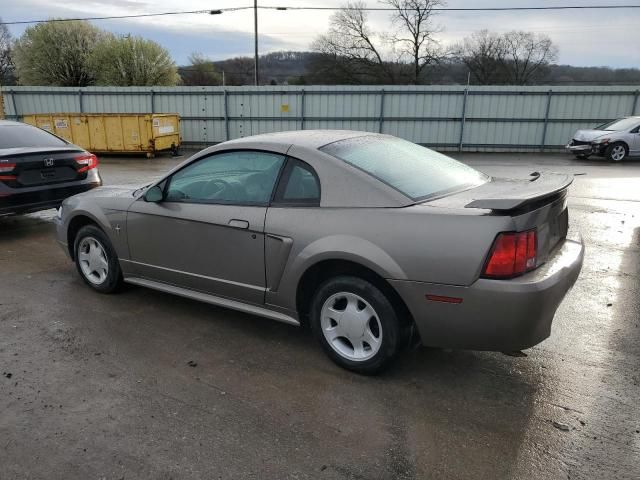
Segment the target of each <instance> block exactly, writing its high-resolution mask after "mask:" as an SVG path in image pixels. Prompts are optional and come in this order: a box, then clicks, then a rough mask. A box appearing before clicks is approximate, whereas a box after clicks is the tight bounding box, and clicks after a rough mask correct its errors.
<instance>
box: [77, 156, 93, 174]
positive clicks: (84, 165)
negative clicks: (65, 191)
mask: <svg viewBox="0 0 640 480" xmlns="http://www.w3.org/2000/svg"><path fill="white" fill-rule="evenodd" d="M75 160H76V163H77V164H78V165H80V168H79V169H78V173H82V172H86V171H88V170H91V169H92V168H96V167H97V166H98V157H96V156H95V155H94V154H93V153H85V154H83V155H78V156H77V157H75Z"/></svg>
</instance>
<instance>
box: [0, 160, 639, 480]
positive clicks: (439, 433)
mask: <svg viewBox="0 0 640 480" xmlns="http://www.w3.org/2000/svg"><path fill="white" fill-rule="evenodd" d="M454 156H457V157H458V158H460V159H462V160H463V161H465V162H467V163H469V164H470V165H472V166H474V167H476V168H478V169H480V170H482V171H485V172H487V173H489V174H491V175H496V176H527V175H529V174H530V173H531V172H534V171H559V172H568V173H573V174H575V175H576V177H575V182H574V185H573V186H572V187H571V191H570V198H569V206H570V235H577V234H581V235H582V236H583V238H584V241H585V243H586V258H585V263H584V268H583V271H582V273H581V275H580V278H579V279H578V282H577V283H576V285H575V287H574V289H573V290H572V291H571V292H570V293H569V295H568V297H567V298H566V299H565V301H564V302H563V304H562V305H561V307H560V309H559V311H558V313H557V315H556V318H555V321H554V324H553V328H552V334H551V337H550V338H549V339H547V340H546V341H544V342H543V343H541V344H540V345H538V346H536V347H534V348H531V349H529V350H527V351H526V352H525V353H526V354H527V356H526V357H512V356H506V355H504V354H501V353H492V352H472V351H455V350H442V349H427V348H418V349H416V350H414V351H411V352H409V353H407V354H406V355H404V356H403V357H402V358H401V359H400V361H399V362H398V363H397V364H396V365H395V366H394V367H393V368H391V369H390V370H389V371H388V372H386V373H385V374H384V375H382V376H378V377H362V376H358V375H355V374H353V373H349V372H347V371H344V370H341V369H340V368H338V367H336V366H335V365H333V364H332V363H331V362H330V361H329V360H328V359H327V358H326V357H325V355H324V354H323V353H322V351H321V349H320V348H319V346H318V345H316V343H315V342H314V340H313V338H312V336H311V334H310V333H309V332H308V331H306V330H304V329H299V328H295V327H292V326H288V325H285V324H280V323H277V322H273V321H269V320H265V319H262V318H258V317H254V316H250V315H246V314H242V313H237V312H233V311H230V310H225V309H222V308H216V307H213V306H210V305H206V304H202V303H198V302H195V301H191V300H187V299H183V298H178V297H175V296H171V295H168V294H163V293H159V292H155V291H151V290H147V289H144V288H136V287H128V288H126V289H125V291H124V292H123V293H121V294H118V295H100V294H97V293H94V292H93V291H91V290H90V289H89V288H88V287H86V286H85V285H84V284H83V283H82V281H81V280H80V278H79V276H78V274H77V272H76V271H75V268H74V265H73V264H72V263H71V262H70V261H69V260H68V259H67V258H66V257H65V255H64V254H63V252H62V251H61V249H60V248H59V247H58V246H57V244H56V242H55V240H54V235H53V230H54V229H53V225H52V223H51V219H52V218H53V211H46V212H41V213H37V214H31V215H26V216H20V217H10V218H0V373H1V374H2V376H0V479H2V480H5V479H48V480H49V479H65V480H73V479H82V480H85V479H96V480H98V479H109V480H111V479H167V480H168V479H205V478H206V479H216V478H220V479H245V478H256V479H289V478H290V479H312V478H313V479H315V478H319V479H354V480H359V479H414V478H416V479H417V478H420V479H423V478H424V479H456V480H458V479H474V480H475V479H478V478H485V479H533V478H535V479H569V478H570V479H638V478H640V400H639V398H640V385H639V384H640V161H636V162H631V161H630V162H626V163H623V164H609V163H605V162H598V161H591V160H589V161H576V160H574V159H572V158H570V157H567V156H565V155H561V154H547V155H538V154H463V155H454ZM178 161H179V159H173V158H170V157H160V158H156V159H152V160H147V159H143V158H127V159H124V158H106V159H105V158H103V159H102V164H101V166H100V168H101V172H102V174H103V177H104V180H105V184H107V185H113V184H128V183H146V182H149V181H151V180H152V179H153V178H157V177H158V176H160V175H161V174H162V173H163V172H165V171H167V170H168V169H169V168H171V167H172V166H174V165H176V164H177V163H178Z"/></svg>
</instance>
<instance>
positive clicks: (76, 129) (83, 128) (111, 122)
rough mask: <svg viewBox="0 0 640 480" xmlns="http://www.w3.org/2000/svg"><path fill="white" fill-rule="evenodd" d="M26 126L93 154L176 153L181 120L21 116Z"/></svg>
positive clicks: (127, 116)
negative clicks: (169, 151)
mask: <svg viewBox="0 0 640 480" xmlns="http://www.w3.org/2000/svg"><path fill="white" fill-rule="evenodd" d="M23 121H24V122H25V123H28V124H31V125H35V126H36V127H40V128H42V129H43V130H48V131H50V132H51V133H55V134H56V135H58V136H59V137H62V138H64V139H65V140H67V141H69V142H71V143H74V144H76V145H78V146H80V147H82V148H84V149H86V150H88V151H90V152H93V153H146V154H147V157H149V158H151V157H153V156H154V155H155V154H156V152H161V151H164V150H171V152H172V153H176V152H177V151H178V147H179V146H180V117H179V116H178V115H177V114H175V113H153V114H131V113H128V114H119V113H104V114H98V113H37V114H33V115H24V116H23Z"/></svg>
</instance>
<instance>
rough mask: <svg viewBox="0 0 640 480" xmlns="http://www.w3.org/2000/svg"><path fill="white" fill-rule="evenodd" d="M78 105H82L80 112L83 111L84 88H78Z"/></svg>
mask: <svg viewBox="0 0 640 480" xmlns="http://www.w3.org/2000/svg"><path fill="white" fill-rule="evenodd" d="M78 105H80V113H83V112H84V108H83V106H82V90H78Z"/></svg>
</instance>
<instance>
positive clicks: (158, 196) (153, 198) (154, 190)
mask: <svg viewBox="0 0 640 480" xmlns="http://www.w3.org/2000/svg"><path fill="white" fill-rule="evenodd" d="M162 200H164V193H163V191H162V188H160V187H159V186H158V185H155V186H153V187H151V188H150V189H149V190H147V191H146V192H145V194H144V201H145V202H152V203H158V202H161V201H162Z"/></svg>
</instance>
